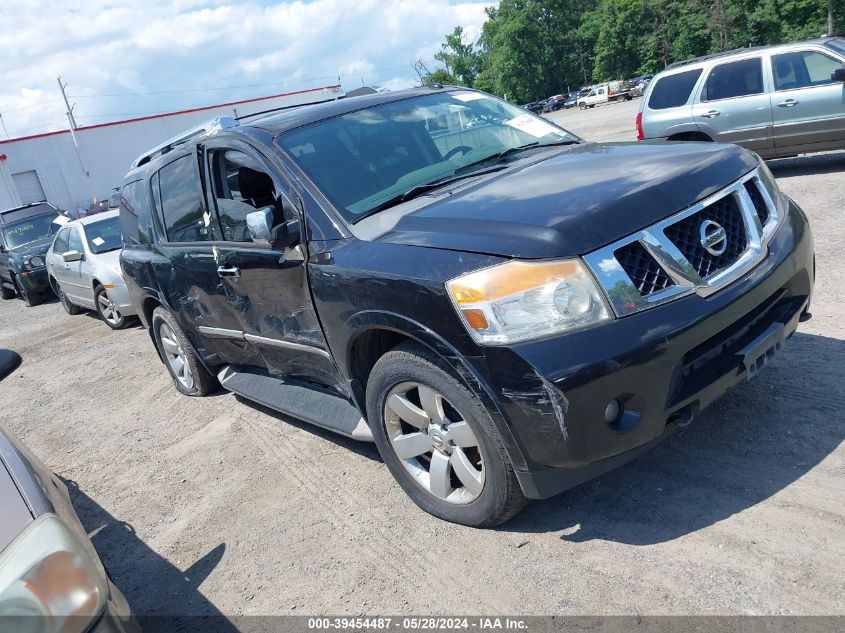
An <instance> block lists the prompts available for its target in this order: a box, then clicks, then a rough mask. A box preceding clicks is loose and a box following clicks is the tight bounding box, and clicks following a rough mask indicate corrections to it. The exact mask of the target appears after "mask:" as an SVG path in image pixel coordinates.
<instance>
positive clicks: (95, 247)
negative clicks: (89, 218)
mask: <svg viewBox="0 0 845 633" xmlns="http://www.w3.org/2000/svg"><path fill="white" fill-rule="evenodd" d="M83 228H84V229H85V240H86V241H87V242H88V249H89V250H90V251H91V252H92V253H94V254H95V255H99V254H100V253H105V252H108V251H116V250H117V249H119V248H123V237H122V236H121V233H120V216H115V217H113V218H109V219H107V220H100V221H99V222H92V223H91V224H86V225H85V226H84V227H83Z"/></svg>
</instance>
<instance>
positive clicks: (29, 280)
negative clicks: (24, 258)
mask: <svg viewBox="0 0 845 633" xmlns="http://www.w3.org/2000/svg"><path fill="white" fill-rule="evenodd" d="M18 280H19V281H20V283H21V284H22V285H23V287H24V288H25V289H26V291H27V292H31V293H33V294H42V293H47V292H53V288H52V287H51V286H50V278H49V275H48V274H47V267H46V266H42V267H41V268H35V269H33V270H27V271H23V272H21V273H20V274H19V275H18Z"/></svg>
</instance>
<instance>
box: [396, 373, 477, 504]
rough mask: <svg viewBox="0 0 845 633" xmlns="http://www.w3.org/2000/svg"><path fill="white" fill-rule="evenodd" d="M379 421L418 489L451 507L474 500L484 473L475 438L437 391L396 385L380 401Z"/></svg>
mask: <svg viewBox="0 0 845 633" xmlns="http://www.w3.org/2000/svg"><path fill="white" fill-rule="evenodd" d="M384 422H385V428H386V430H387V437H388V440H389V441H390V446H391V448H392V449H393V451H394V453H395V454H396V456H397V457H398V458H399V460H400V461H401V462H402V465H403V466H404V467H405V469H406V470H407V471H408V472H409V473H410V474H411V475H412V476H413V478H414V480H415V481H416V482H417V483H418V484H419V485H420V486H421V487H422V488H423V489H425V490H427V491H428V492H429V493H431V494H432V495H434V496H435V497H437V498H438V499H442V500H444V501H446V502H448V503H453V504H456V505H462V504H467V503H471V502H473V501H475V500H476V499H477V498H478V496H479V495H480V494H481V491H482V490H483V489H484V474H485V473H484V462H483V459H482V456H481V449H480V448H479V444H478V439H477V438H476V436H475V433H474V432H473V430H472V428H471V427H470V425H469V423H468V422H467V421H466V420H465V418H464V416H463V415H461V413H460V412H459V411H458V410H457V409H456V408H455V407H454V406H452V404H451V403H449V401H448V400H446V398H445V397H443V395H442V394H440V393H437V392H436V391H435V390H434V389H432V388H431V387H428V386H426V385H423V384H420V383H417V382H403V383H400V384H398V385H396V386H395V387H394V388H393V389H391V390H390V393H388V395H387V398H386V399H385V404H384Z"/></svg>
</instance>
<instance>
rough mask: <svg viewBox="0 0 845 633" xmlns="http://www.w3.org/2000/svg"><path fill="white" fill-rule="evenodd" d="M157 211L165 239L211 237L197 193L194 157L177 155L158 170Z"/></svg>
mask: <svg viewBox="0 0 845 633" xmlns="http://www.w3.org/2000/svg"><path fill="white" fill-rule="evenodd" d="M158 177H159V192H160V195H161V212H162V220H163V221H164V230H165V232H166V233H167V240H168V241H169V242H205V241H208V240H210V239H211V235H210V233H211V231H210V227H209V224H210V216H209V215H208V213H206V212H205V207H204V205H203V202H202V196H201V195H200V187H199V178H198V177H197V170H196V159H195V158H194V157H193V156H191V155H188V156H183V157H182V158H178V159H176V160H175V161H173V162H172V163H170V164H169V165H165V166H164V167H162V168H161V169H160V170H159V172H158Z"/></svg>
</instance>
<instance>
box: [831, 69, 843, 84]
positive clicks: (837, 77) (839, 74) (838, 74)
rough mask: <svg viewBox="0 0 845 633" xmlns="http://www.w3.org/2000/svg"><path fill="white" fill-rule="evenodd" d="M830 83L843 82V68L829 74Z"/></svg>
mask: <svg viewBox="0 0 845 633" xmlns="http://www.w3.org/2000/svg"><path fill="white" fill-rule="evenodd" d="M830 80H831V81H839V82H845V68H837V69H836V70H834V71H833V72H832V73H830Z"/></svg>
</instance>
